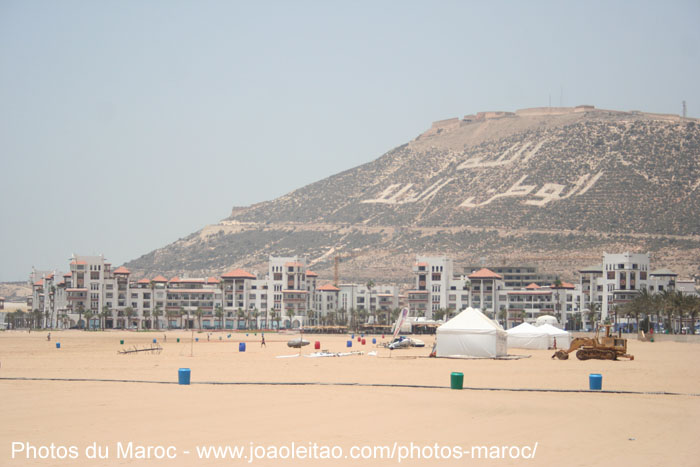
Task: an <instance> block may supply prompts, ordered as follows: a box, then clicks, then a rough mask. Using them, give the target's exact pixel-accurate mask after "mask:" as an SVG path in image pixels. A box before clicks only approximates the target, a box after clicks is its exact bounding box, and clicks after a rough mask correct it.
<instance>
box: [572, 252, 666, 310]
mask: <svg viewBox="0 0 700 467" xmlns="http://www.w3.org/2000/svg"><path fill="white" fill-rule="evenodd" d="M579 273H580V279H579V285H580V289H581V303H580V310H582V311H585V310H588V309H590V303H591V302H594V303H597V305H598V309H599V311H600V316H601V319H603V320H605V319H607V318H608V315H610V314H611V313H612V312H613V310H614V309H615V307H617V306H621V305H623V304H625V303H627V302H629V301H630V300H632V299H634V297H635V296H637V295H638V294H639V291H640V290H642V289H646V290H648V291H649V292H651V293H656V292H663V291H664V290H675V280H676V277H677V274H675V273H673V272H671V271H669V270H667V269H659V270H656V271H651V270H650V261H649V254H648V253H629V252H625V253H617V254H610V253H603V263H602V264H600V265H595V266H589V267H587V268H584V269H581V270H579Z"/></svg>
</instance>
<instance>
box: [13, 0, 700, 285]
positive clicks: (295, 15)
mask: <svg viewBox="0 0 700 467" xmlns="http://www.w3.org/2000/svg"><path fill="white" fill-rule="evenodd" d="M699 83H700V2H698V1H697V0H692V1H675V2H674V1H671V2H667V1H664V2H662V1H657V2H640V1H601V2H598V1H558V2H539V1H511V2H506V1H500V2H498V1H481V2H468V1H458V2H452V1H378V0H376V1H366V2H364V1H360V2H354V1H353V2H348V1H345V2H340V1H321V0H319V1H309V2H306V1H279V2H272V1H246V2H234V1H206V0H205V1H88V0H85V1H50V0H46V1H31V0H19V1H8V0H0V177H1V183H2V202H1V207H0V281H10V280H25V279H26V278H27V275H28V273H29V272H30V270H31V267H32V266H35V267H36V268H37V269H47V270H49V269H59V270H66V268H67V263H68V258H69V257H70V255H71V253H78V254H85V255H92V254H100V253H103V254H104V255H105V256H106V257H107V258H108V259H109V260H111V261H112V263H113V264H114V265H115V266H116V265H119V264H121V263H123V262H126V261H128V260H131V259H134V258H136V257H138V256H140V255H142V254H144V253H147V252H149V251H151V250H153V249H155V248H158V247H161V246H164V245H166V244H168V243H170V242H172V241H174V240H177V239H178V238H180V237H184V236H186V235H188V234H190V233H192V232H194V231H196V230H198V229H199V228H201V227H203V226H204V225H206V224H211V223H216V222H218V221H219V220H220V219H223V218H225V217H227V216H228V215H229V212H230V209H231V207H232V206H243V205H249V204H251V203H256V202H260V201H265V200H269V199H273V198H276V197H278V196H280V195H283V194H284V193H287V192H289V191H291V190H293V189H295V188H299V187H301V186H303V185H306V184H308V183H310V182H314V181H316V180H319V179H321V178H324V177H327V176H329V175H332V174H335V173H337V172H340V171H342V170H346V169H349V168H352V167H355V166H357V165H360V164H363V163H365V162H369V161H371V160H373V159H376V158H377V157H379V156H381V155H382V154H383V153H384V152H386V151H388V150H389V149H391V148H393V147H395V146H398V145H400V144H403V143H405V142H407V141H409V140H410V139H412V138H414V137H415V136H417V135H418V134H419V133H420V132H422V131H423V130H425V129H427V128H428V127H429V126H430V124H431V122H432V121H434V120H441V119H445V118H450V117H458V116H463V115H466V114H470V113H474V112H478V111H484V110H507V111H513V110H516V109H519V108H524V107H535V106H546V105H548V103H549V99H550V96H551V103H552V105H559V104H560V102H561V103H563V104H564V105H578V104H592V105H595V106H596V107H599V108H609V109H617V110H642V111H648V112H663V113H675V114H680V113H681V102H682V101H683V100H686V101H687V105H688V115H689V116H692V117H699V116H700V88H699ZM562 96H563V98H562Z"/></svg>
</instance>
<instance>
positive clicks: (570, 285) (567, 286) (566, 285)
mask: <svg viewBox="0 0 700 467" xmlns="http://www.w3.org/2000/svg"><path fill="white" fill-rule="evenodd" d="M550 288H552V289H573V288H574V284H570V283H568V282H562V283H561V286H559V287H557V286H556V285H554V284H552V285H551V286H550Z"/></svg>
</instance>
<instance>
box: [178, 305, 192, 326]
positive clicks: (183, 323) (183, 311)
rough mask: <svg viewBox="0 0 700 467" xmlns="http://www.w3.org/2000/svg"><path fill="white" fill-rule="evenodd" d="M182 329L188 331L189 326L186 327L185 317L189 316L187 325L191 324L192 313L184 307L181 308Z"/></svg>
mask: <svg viewBox="0 0 700 467" xmlns="http://www.w3.org/2000/svg"><path fill="white" fill-rule="evenodd" d="M179 314H180V328H182V329H187V326H186V325H185V320H184V316H185V315H187V323H188V324H189V321H190V312H189V310H185V307H184V306H181V307H180V313H179Z"/></svg>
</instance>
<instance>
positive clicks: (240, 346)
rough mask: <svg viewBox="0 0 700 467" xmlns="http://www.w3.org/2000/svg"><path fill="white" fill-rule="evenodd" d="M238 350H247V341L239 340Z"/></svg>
mask: <svg viewBox="0 0 700 467" xmlns="http://www.w3.org/2000/svg"><path fill="white" fill-rule="evenodd" d="M238 351H239V352H245V342H239V343H238Z"/></svg>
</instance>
